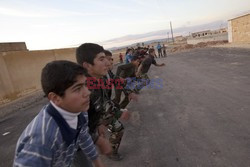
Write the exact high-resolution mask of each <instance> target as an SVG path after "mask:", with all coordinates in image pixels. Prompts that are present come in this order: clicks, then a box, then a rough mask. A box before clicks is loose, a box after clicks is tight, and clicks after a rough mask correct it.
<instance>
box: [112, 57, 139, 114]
mask: <svg viewBox="0 0 250 167" xmlns="http://www.w3.org/2000/svg"><path fill="white" fill-rule="evenodd" d="M138 65H139V57H138V56H133V57H132V59H131V63H129V64H124V65H121V66H118V68H117V71H116V76H117V77H119V78H123V79H129V78H133V77H135V73H136V69H137V67H138ZM132 81H133V80H132ZM131 84H133V83H132V82H130V83H129V84H128V83H127V85H126V86H125V88H124V89H125V91H124V94H125V98H124V99H123V100H122V102H120V100H121V93H122V91H123V90H122V89H115V98H114V99H113V101H114V102H115V103H118V104H119V105H120V107H121V108H122V109H125V108H126V106H127V105H128V103H129V101H130V100H131V99H135V100H137V95H136V94H135V93H134V92H133V90H134V89H133V88H132V89H126V88H131V87H132V85H131ZM129 91H130V92H129Z"/></svg>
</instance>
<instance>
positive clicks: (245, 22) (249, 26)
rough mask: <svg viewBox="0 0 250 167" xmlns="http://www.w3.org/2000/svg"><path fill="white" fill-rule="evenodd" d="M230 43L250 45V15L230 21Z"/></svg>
mask: <svg viewBox="0 0 250 167" xmlns="http://www.w3.org/2000/svg"><path fill="white" fill-rule="evenodd" d="M228 41H229V42H233V43H250V14H245V15H243V16H239V17H236V18H233V19H230V20H228Z"/></svg>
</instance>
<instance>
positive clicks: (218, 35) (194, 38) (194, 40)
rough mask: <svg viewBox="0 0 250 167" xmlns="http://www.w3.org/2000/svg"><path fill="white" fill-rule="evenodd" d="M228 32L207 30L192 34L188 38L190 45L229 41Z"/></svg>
mask: <svg viewBox="0 0 250 167" xmlns="http://www.w3.org/2000/svg"><path fill="white" fill-rule="evenodd" d="M227 40H228V32H227V28H221V29H218V30H206V31H200V32H195V33H192V34H191V35H190V36H189V37H188V38H187V43H188V44H193V45H195V44H198V43H200V42H211V41H227Z"/></svg>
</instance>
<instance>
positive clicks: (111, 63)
mask: <svg viewBox="0 0 250 167" xmlns="http://www.w3.org/2000/svg"><path fill="white" fill-rule="evenodd" d="M106 59H107V60H108V61H109V63H110V64H109V67H108V68H109V70H112V69H113V58H112V57H111V56H106Z"/></svg>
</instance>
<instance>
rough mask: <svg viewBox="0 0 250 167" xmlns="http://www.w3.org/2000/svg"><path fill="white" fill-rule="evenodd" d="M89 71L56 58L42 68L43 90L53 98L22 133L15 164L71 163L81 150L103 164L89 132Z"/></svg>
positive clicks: (98, 166) (50, 98)
mask: <svg viewBox="0 0 250 167" xmlns="http://www.w3.org/2000/svg"><path fill="white" fill-rule="evenodd" d="M86 73H87V72H86V70H85V69H83V68H82V67H81V66H79V65H77V64H75V63H73V62H70V61H53V62H51V63H48V64H47V65H46V66H45V67H44V68H43V70H42V75H41V84H42V89H43V91H44V93H45V95H46V97H48V99H49V100H50V103H49V104H48V105H46V106H45V107H44V108H43V109H42V110H41V111H40V113H39V114H38V115H37V116H36V117H35V118H34V119H33V121H32V122H31V123H30V124H29V125H28V126H27V127H26V129H25V130H24V131H23V133H22V135H21V136H20V138H19V140H18V142H17V147H16V152H15V159H14V166H41V167H43V166H58V167H59V166H60V167H62V166H71V165H72V162H73V158H74V155H75V153H76V150H77V149H78V148H79V147H80V148H81V150H83V151H84V153H85V154H86V155H87V156H88V157H89V158H90V159H91V160H92V162H93V163H94V165H95V166H97V167H103V164H102V162H101V161H100V159H99V158H98V155H97V151H96V148H95V146H94V144H93V141H92V140H91V136H90V135H89V134H88V128H87V119H86V118H85V117H87V113H86V111H87V110H88V109H89V96H90V92H89V91H88V89H87V87H86V84H85V83H86V77H85V75H86Z"/></svg>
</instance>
